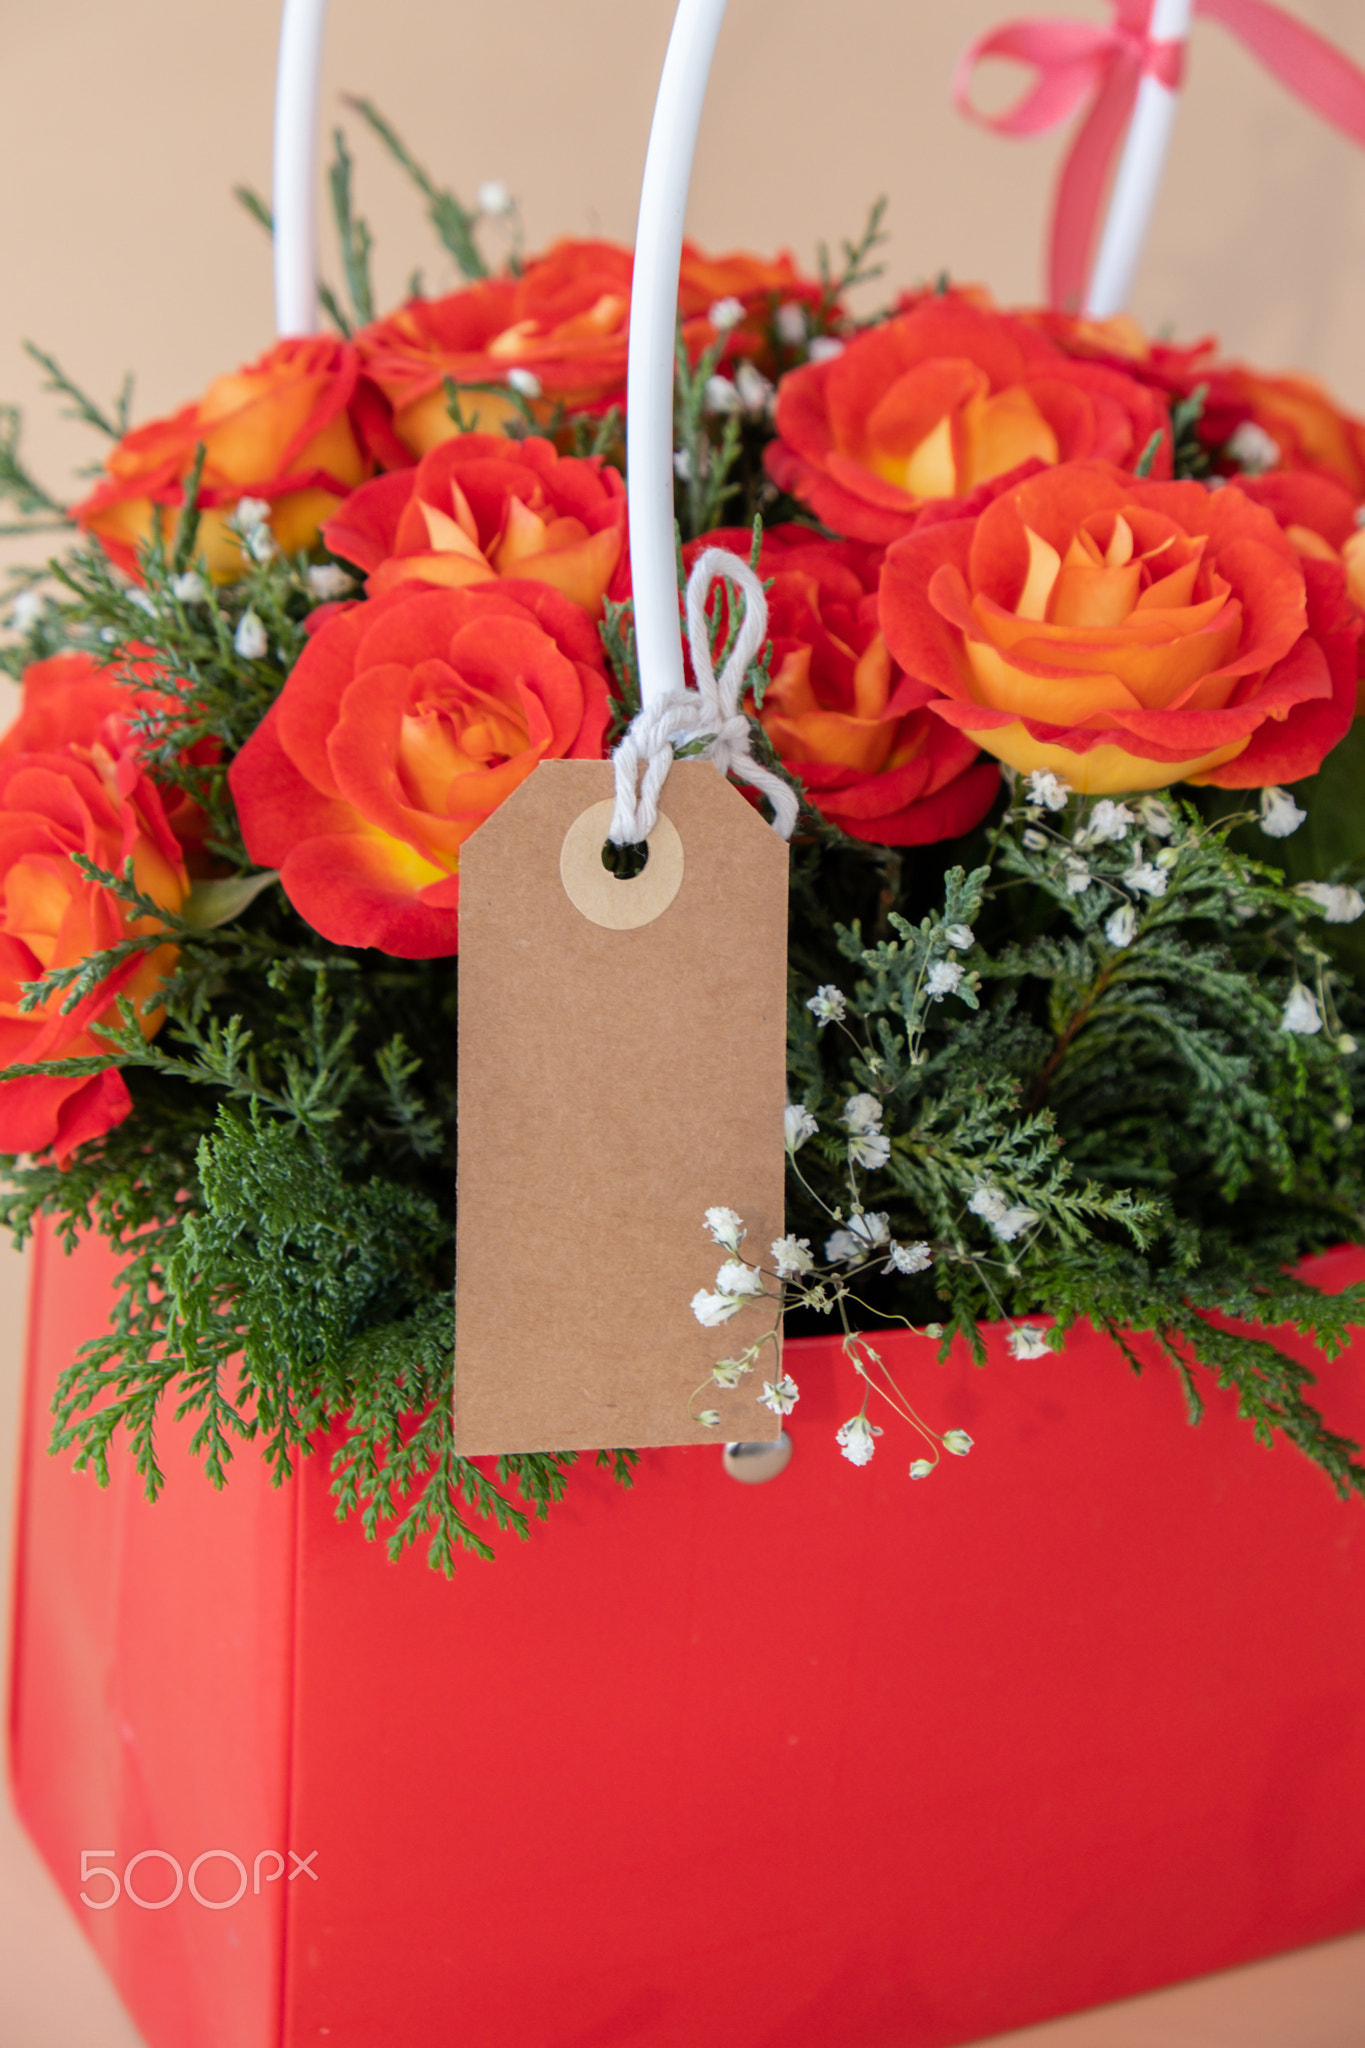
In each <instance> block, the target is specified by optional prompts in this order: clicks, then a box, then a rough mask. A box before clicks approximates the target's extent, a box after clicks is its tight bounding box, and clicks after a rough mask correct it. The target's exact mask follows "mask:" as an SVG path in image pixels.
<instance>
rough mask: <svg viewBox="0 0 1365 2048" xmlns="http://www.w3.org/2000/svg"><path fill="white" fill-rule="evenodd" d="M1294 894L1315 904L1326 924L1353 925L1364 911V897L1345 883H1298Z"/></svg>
mask: <svg viewBox="0 0 1365 2048" xmlns="http://www.w3.org/2000/svg"><path fill="white" fill-rule="evenodd" d="M1294 893H1295V895H1297V896H1306V897H1307V898H1308V900H1309V902H1310V903H1316V905H1317V907H1318V909H1319V910H1320V911H1321V912H1322V914H1323V916H1324V917H1325V918H1326V919H1327V922H1328V924H1354V923H1355V921H1356V919H1357V918H1358V917H1359V916H1360V915H1361V913H1362V911H1365V896H1362V895H1361V893H1360V891H1359V889H1353V888H1351V886H1350V885H1349V883H1347V882H1300V883H1299V886H1298V888H1297V889H1296V890H1295V892H1294Z"/></svg>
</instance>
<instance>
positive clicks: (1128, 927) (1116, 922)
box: [1104, 903, 1137, 946]
mask: <svg viewBox="0 0 1365 2048" xmlns="http://www.w3.org/2000/svg"><path fill="white" fill-rule="evenodd" d="M1136 935H1137V912H1136V910H1134V908H1133V906H1132V904H1131V903H1121V904H1120V905H1119V907H1118V909H1117V910H1114V911H1111V912H1110V914H1109V916H1108V917H1106V919H1105V920H1104V936H1105V937H1106V939H1108V941H1109V943H1110V945H1111V946H1131V945H1132V943H1133V940H1134V938H1135V937H1136Z"/></svg>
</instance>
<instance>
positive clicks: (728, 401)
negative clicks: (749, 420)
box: [704, 376, 744, 416]
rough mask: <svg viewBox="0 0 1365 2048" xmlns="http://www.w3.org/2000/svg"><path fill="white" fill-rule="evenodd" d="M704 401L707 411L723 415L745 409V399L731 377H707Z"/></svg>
mask: <svg viewBox="0 0 1365 2048" xmlns="http://www.w3.org/2000/svg"><path fill="white" fill-rule="evenodd" d="M704 403H705V407H706V410H707V412H709V413H713V414H719V415H721V416H724V415H725V414H728V413H736V412H743V410H744V400H743V399H742V398H741V397H740V395H739V388H738V386H737V385H736V384H735V383H734V382H733V381H732V379H730V378H729V377H720V376H717V377H708V378H707V380H706V397H705V400H704Z"/></svg>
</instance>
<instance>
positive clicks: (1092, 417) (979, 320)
mask: <svg viewBox="0 0 1365 2048" xmlns="http://www.w3.org/2000/svg"><path fill="white" fill-rule="evenodd" d="M1154 434H1160V436H1161V441H1160V446H1159V448H1158V451H1157V455H1156V463H1155V469H1156V473H1158V474H1163V475H1166V476H1169V475H1170V465H1171V445H1170V424H1169V421H1168V419H1167V416H1166V411H1165V408H1164V407H1163V406H1162V405H1161V404H1160V403H1159V401H1158V400H1157V399H1156V398H1155V397H1154V396H1153V394H1152V393H1151V392H1150V391H1148V390H1146V389H1145V388H1144V387H1143V386H1142V385H1140V384H1137V383H1135V382H1134V381H1133V379H1132V378H1131V377H1127V376H1124V375H1123V374H1122V372H1120V371H1116V370H1111V369H1109V368H1108V367H1107V366H1105V365H1101V364H1095V363H1078V362H1072V361H1069V360H1068V359H1067V358H1066V357H1065V356H1063V354H1062V353H1061V351H1060V350H1059V349H1057V348H1054V347H1053V345H1052V344H1051V343H1050V342H1049V341H1047V340H1046V339H1045V338H1044V337H1043V336H1042V335H1040V334H1037V333H1035V332H1034V330H1033V329H1032V328H1030V327H1028V326H1027V325H1025V323H1024V322H1023V321H1021V320H1017V319H1015V318H1014V317H1013V316H1012V315H1010V314H1007V313H997V312H994V311H993V310H991V309H990V308H989V307H984V306H979V305H976V304H974V303H972V302H971V301H970V300H969V299H967V298H966V297H964V296H962V295H945V296H943V297H933V298H924V299H921V300H920V301H919V302H918V303H917V304H915V305H914V306H913V307H912V308H911V310H910V311H908V312H905V313H901V314H898V315H897V316H896V318H895V319H892V320H888V321H886V322H885V323H884V324H883V325H882V326H880V327H872V328H869V329H868V330H867V331H866V332H865V333H863V334H860V335H859V336H858V338H857V339H856V340H855V341H852V342H850V343H849V344H848V346H847V347H846V348H845V349H844V350H843V352H842V353H841V354H840V355H837V356H835V357H834V358H833V359H832V360H829V361H825V362H820V363H811V364H808V365H807V366H806V367H805V368H803V369H800V370H793V371H791V372H790V374H789V375H788V376H786V377H784V378H783V379H782V382H781V384H780V385H779V387H778V396H777V435H778V438H777V439H776V440H775V441H773V442H771V443H770V444H769V446H768V448H767V450H766V452H765V456H764V460H765V462H766V464H767V468H768V473H769V475H770V476H771V477H772V479H773V482H774V483H776V484H777V485H779V486H780V488H781V489H783V490H786V491H790V492H791V493H792V495H793V496H794V497H796V498H799V499H800V501H801V503H802V504H803V505H808V506H809V507H810V509H811V511H812V512H813V513H814V514H815V515H816V517H817V518H818V519H821V520H823V521H824V523H825V525H826V526H831V527H833V529H834V531H835V532H836V533H841V534H846V535H847V536H848V537H849V538H850V539H852V540H869V541H880V542H882V543H886V542H888V541H892V540H895V539H897V538H898V537H899V536H900V535H901V534H904V533H909V532H910V531H911V529H912V528H913V527H915V526H916V525H918V524H919V523H920V521H921V519H922V517H923V515H924V514H925V511H926V508H932V509H933V512H934V516H942V515H943V514H944V513H945V512H947V511H950V510H955V509H957V508H958V507H960V506H962V505H963V504H964V503H966V502H968V501H973V502H980V500H979V499H978V498H977V497H976V494H978V493H981V494H983V495H989V496H993V495H994V494H995V492H996V491H998V490H999V489H1000V488H1001V487H1002V485H1003V484H1004V483H1005V482H1007V481H1008V480H1009V479H1010V478H1012V477H1014V476H1017V475H1027V474H1028V473H1029V472H1030V471H1031V470H1034V469H1037V468H1039V467H1042V466H1049V467H1050V466H1051V465H1052V464H1054V463H1057V462H1068V461H1072V460H1074V459H1076V458H1078V457H1083V456H1101V457H1103V458H1105V459H1106V460H1108V461H1113V462H1117V463H1119V464H1121V465H1123V466H1126V467H1130V468H1131V467H1132V466H1133V465H1134V464H1135V463H1136V462H1137V461H1138V459H1139V457H1140V456H1141V455H1142V454H1143V453H1144V452H1145V450H1146V449H1147V447H1148V445H1149V444H1150V442H1151V439H1152V436H1153V435H1154Z"/></svg>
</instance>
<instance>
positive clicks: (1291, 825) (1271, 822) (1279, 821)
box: [1261, 788, 1308, 839]
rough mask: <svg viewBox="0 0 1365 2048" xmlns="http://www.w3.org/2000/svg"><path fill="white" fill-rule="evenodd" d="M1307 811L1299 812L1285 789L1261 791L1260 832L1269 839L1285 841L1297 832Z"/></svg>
mask: <svg viewBox="0 0 1365 2048" xmlns="http://www.w3.org/2000/svg"><path fill="white" fill-rule="evenodd" d="M1307 816H1308V813H1307V811H1301V810H1300V809H1299V807H1298V805H1297V804H1296V803H1295V801H1294V799H1293V797H1292V796H1291V795H1290V794H1289V791H1288V790H1287V789H1274V788H1271V789H1263V790H1262V791H1261V830H1262V831H1263V832H1264V833H1265V834H1266V835H1267V837H1269V838H1271V839H1287V838H1288V837H1289V835H1290V833H1291V832H1297V831H1298V829H1299V827H1300V825H1301V824H1302V823H1303V821H1304V819H1305V818H1306V817H1307Z"/></svg>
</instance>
